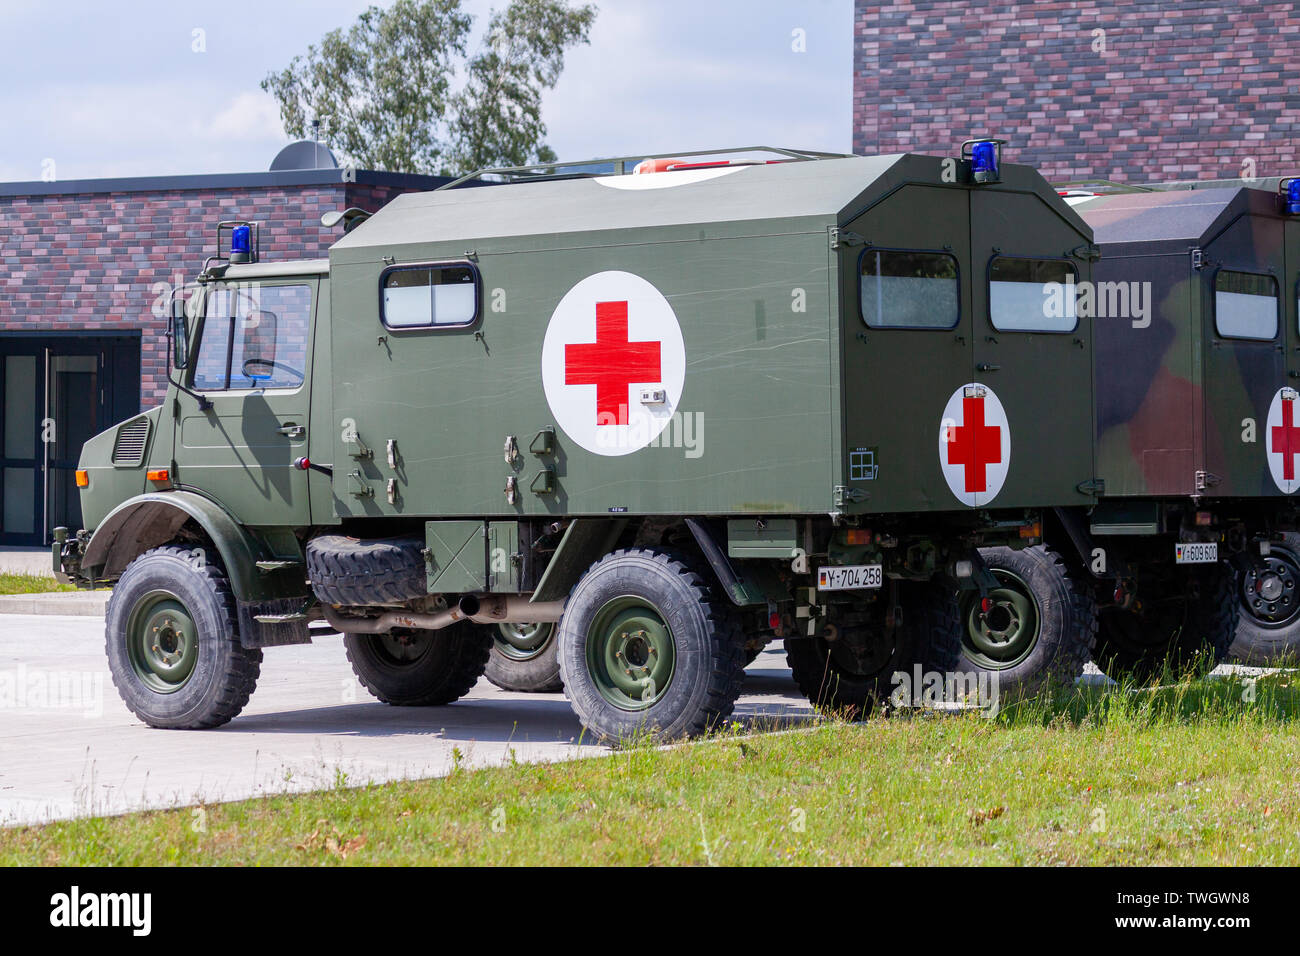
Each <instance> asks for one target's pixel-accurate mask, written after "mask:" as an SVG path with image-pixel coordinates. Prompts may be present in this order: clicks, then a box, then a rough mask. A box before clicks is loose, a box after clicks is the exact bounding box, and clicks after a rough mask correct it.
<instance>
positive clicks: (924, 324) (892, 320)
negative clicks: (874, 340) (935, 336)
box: [859, 249, 961, 329]
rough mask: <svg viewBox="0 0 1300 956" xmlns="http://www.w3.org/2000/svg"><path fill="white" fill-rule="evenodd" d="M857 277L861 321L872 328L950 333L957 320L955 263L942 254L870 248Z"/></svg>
mask: <svg viewBox="0 0 1300 956" xmlns="http://www.w3.org/2000/svg"><path fill="white" fill-rule="evenodd" d="M859 272H860V274H861V278H860V286H859V289H860V294H861V308H862V321H864V322H866V323H867V325H868V326H870V327H871V328H873V329H951V328H955V327H956V325H957V322H958V320H959V319H960V318H961V300H960V297H959V295H958V283H957V260H956V259H955V258H954V257H952V256H950V255H948V254H947V253H945V252H904V251H900V250H893V249H868V250H866V251H865V252H863V253H862V259H861V260H860V263H859Z"/></svg>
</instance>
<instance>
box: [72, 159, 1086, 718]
mask: <svg viewBox="0 0 1300 956" xmlns="http://www.w3.org/2000/svg"><path fill="white" fill-rule="evenodd" d="M727 155H728V156H730V157H732V158H719V157H718V156H714V155H708V156H698V155H690V154H679V156H678V158H676V159H667V158H657V159H652V160H646V161H644V162H642V163H640V164H639V165H638V166H637V170H636V171H635V172H634V171H633V170H632V166H633V163H634V161H631V160H628V161H625V160H611V161H602V164H600V165H595V164H588V165H585V166H578V167H566V166H559V167H554V168H549V169H546V170H538V169H520V170H494V171H485V172H483V173H480V174H476V175H475V176H474V177H467V181H465V182H460V181H458V182H457V183H454V184H452V187H453V188H443V189H441V190H437V191H434V192H429V193H420V194H409V195H404V196H400V197H398V198H397V199H395V200H394V201H393V202H391V203H390V204H389V205H388V206H386V207H385V208H384V209H382V210H381V211H380V212H378V213H376V214H375V215H373V216H372V217H369V218H366V217H364V215H356V211H349V212H348V213H347V214H343V216H335V217H333V218H334V219H335V220H338V219H340V218H343V219H344V220H345V222H346V224H347V225H348V226H349V228H348V230H347V231H346V232H345V234H344V235H343V236H342V237H341V238H340V239H339V241H338V242H336V243H335V244H334V245H333V246H332V247H331V249H330V250H329V258H328V259H327V260H326V259H320V260H313V261H294V262H276V261H274V258H273V257H271V256H268V257H267V258H265V259H263V257H262V255H261V253H262V250H261V248H260V245H261V243H260V237H259V230H258V225H257V224H256V223H247V222H230V223H222V224H220V225H219V226H218V228H217V230H216V238H217V244H218V250H217V253H216V254H215V255H213V256H212V257H211V258H209V259H208V261H207V262H206V263H205V264H204V266H203V268H202V271H201V272H200V273H199V274H198V276H197V280H196V281H195V282H194V283H193V284H192V285H190V286H187V287H186V288H185V289H183V290H179V291H178V293H177V294H176V295H175V296H174V300H173V309H172V318H171V323H170V330H169V338H170V340H171V342H170V346H169V348H168V353H169V356H170V359H169V361H170V363H171V370H170V373H169V374H170V381H171V384H170V386H169V389H168V392H167V396H166V400H165V401H164V402H163V404H162V405H160V406H159V407H156V408H153V409H150V410H148V411H146V412H144V413H143V414H141V415H139V416H137V417H135V418H133V419H130V420H128V421H125V422H123V423H121V424H119V425H118V426H116V427H115V428H112V429H110V430H108V431H106V432H104V433H102V434H100V435H98V436H96V437H95V438H93V439H92V440H91V441H90V442H88V443H87V444H86V446H85V448H84V451H83V453H82V457H81V463H80V468H79V474H78V484H79V485H80V486H81V496H82V512H83V514H84V516H85V522H86V524H87V528H86V529H84V530H80V531H76V532H75V533H70V532H69V531H68V530H67V529H58V531H57V533H56V545H55V562H56V567H57V568H58V570H59V572H60V573H61V574H62V575H64V576H65V578H66V579H68V580H72V581H75V582H77V583H78V584H80V585H82V586H93V585H103V584H105V583H112V585H113V592H112V596H111V599H110V602H109V607H108V615H107V651H108V657H109V663H110V665H111V670H112V674H113V678H114V681H115V683H116V685H117V687H118V690H119V691H120V693H121V695H122V697H123V699H124V700H125V702H126V703H127V705H128V706H129V707H130V709H131V710H132V711H133V712H134V713H135V714H137V715H138V716H139V717H140V718H141V719H142V720H144V721H145V722H147V723H148V724H150V725H153V726H157V727H180V728H203V727H212V726H216V725H218V724H221V723H223V722H225V721H228V720H230V719H231V718H233V717H234V716H235V715H237V714H238V713H239V711H240V709H241V708H242V707H243V706H244V704H245V703H246V702H247V700H248V698H249V695H250V694H251V693H252V691H253V689H254V685H255V683H256V681H257V678H258V672H259V667H260V663H261V660H262V652H263V649H264V648H268V647H275V646H278V645H285V644H296V643H304V642H308V641H311V640H312V639H313V638H320V637H321V636H322V635H329V634H334V633H337V634H341V635H342V639H343V642H344V644H345V646H346V649H347V653H348V657H349V659H350V660H351V662H352V665H353V667H354V669H355V671H356V674H357V676H358V678H359V679H360V680H361V682H362V683H363V684H364V685H365V686H366V687H367V688H368V689H369V690H370V691H371V692H372V693H373V694H374V695H375V696H376V697H378V698H379V699H381V700H383V701H386V702H388V703H390V704H398V705H439V704H448V703H451V702H452V701H455V700H456V699H457V698H459V697H461V696H462V695H464V694H465V693H466V692H467V691H468V690H469V689H470V688H471V687H472V686H473V684H474V683H475V681H477V680H478V679H479V677H480V676H481V675H482V674H483V672H484V669H485V667H487V666H488V664H489V661H490V660H492V659H494V657H495V658H499V661H498V665H499V667H501V668H504V670H501V671H499V673H498V675H497V679H499V680H505V681H509V680H512V679H513V680H518V681H520V682H527V681H533V682H534V685H535V686H537V687H541V686H556V685H557V684H558V683H562V684H563V687H564V690H565V693H566V694H567V695H568V698H569V700H570V701H571V703H572V705H573V707H574V709H575V711H576V712H577V714H578V716H579V717H580V718H581V720H582V721H583V723H584V724H585V725H586V726H587V727H588V728H589V729H590V730H591V731H592V732H593V733H594V734H596V735H598V736H599V737H601V738H606V739H622V738H626V737H628V736H629V735H632V734H636V733H640V732H652V733H656V734H659V735H661V736H663V737H678V736H685V735H690V734H695V733H699V732H702V731H704V730H706V729H708V728H709V727H710V726H711V725H713V724H716V723H717V722H719V721H721V720H722V719H724V718H725V717H726V716H727V715H728V714H730V713H731V711H732V708H733V704H734V702H735V700H736V698H737V696H738V694H739V692H740V687H741V682H742V678H743V668H744V666H745V663H746V660H747V658H748V657H751V656H752V654H753V653H754V652H755V650H756V649H757V648H759V647H761V646H762V645H763V644H764V643H766V642H767V641H768V640H770V639H774V638H783V639H785V642H786V649H787V653H788V655H789V660H790V664H791V667H792V670H793V673H794V677H795V679H796V681H797V682H798V683H799V685H800V687H801V689H802V690H803V692H804V693H805V694H807V695H808V697H809V698H810V699H811V700H813V702H814V703H816V704H818V705H821V706H825V707H832V708H836V709H841V710H847V711H850V712H856V713H862V712H864V711H865V710H867V709H868V708H869V707H870V706H871V704H872V702H873V701H875V700H880V699H883V698H885V697H887V696H888V695H889V693H890V690H891V680H892V679H893V675H896V674H898V673H900V672H906V673H909V674H910V673H912V672H913V671H914V668H916V667H918V666H919V667H920V668H922V669H923V670H925V671H927V672H931V671H934V672H940V673H942V672H949V671H953V670H955V669H956V668H957V667H958V662H959V658H960V651H961V640H962V635H961V630H962V625H961V623H960V621H959V619H958V612H957V607H958V604H957V595H958V593H959V590H960V589H965V590H966V591H968V592H970V591H972V590H973V591H975V592H977V593H982V592H985V591H987V590H988V589H990V588H996V587H997V586H998V581H997V580H996V579H993V578H991V577H990V576H989V572H988V570H987V568H985V567H984V566H983V564H982V562H981V560H980V557H979V551H978V549H979V548H981V547H985V546H991V545H1011V546H1013V547H1015V548H1017V549H1022V548H1027V547H1046V546H1050V545H1051V542H1050V541H1046V542H1045V540H1044V538H1045V536H1046V535H1049V534H1050V531H1049V530H1047V529H1049V528H1052V527H1056V525H1055V524H1052V523H1051V522H1052V521H1054V520H1056V519H1052V514H1058V515H1059V514H1064V513H1066V512H1067V511H1068V509H1071V508H1081V507H1085V506H1088V505H1090V504H1091V503H1092V502H1093V500H1094V498H1095V493H1096V492H1095V490H1094V488H1093V487H1092V484H1091V482H1092V479H1093V476H1094V473H1095V472H1094V462H1093V441H1092V429H1093V419H1092V393H1091V352H1090V349H1089V348H1085V347H1081V346H1082V345H1083V344H1084V343H1085V342H1087V341H1089V340H1090V337H1091V332H1090V329H1089V328H1088V321H1089V320H1087V319H1086V317H1085V318H1076V317H1073V316H1071V317H1070V318H1069V320H1068V322H1066V323H1064V324H1062V320H1060V319H1059V318H1057V319H1043V318H1042V317H1041V315H1040V314H1039V313H1041V309H1040V308H1039V306H1038V303H1039V302H1040V301H1041V297H1042V288H1043V284H1044V283H1045V282H1052V281H1057V280H1061V279H1064V278H1065V277H1066V276H1067V275H1068V276H1070V277H1071V281H1083V280H1086V279H1088V278H1089V276H1090V269H1091V262H1092V260H1093V259H1094V258H1095V251H1094V250H1093V249H1092V248H1091V247H1090V241H1091V233H1090V231H1089V230H1088V228H1087V226H1086V225H1084V223H1083V221H1082V220H1081V219H1079V218H1078V216H1077V215H1076V214H1075V213H1074V212H1073V211H1072V210H1071V209H1070V208H1069V207H1068V206H1067V205H1066V204H1065V203H1064V202H1063V201H1062V200H1061V198H1060V197H1059V196H1058V195H1057V194H1056V193H1055V192H1054V191H1053V190H1052V189H1051V188H1050V187H1049V186H1048V185H1047V183H1046V182H1044V181H1043V179H1042V178H1041V177H1040V176H1039V175H1038V174H1037V173H1036V172H1034V171H1033V170H1031V169H1029V168H1027V167H1023V166H1016V165H1013V164H1010V163H1007V164H1003V163H1002V162H1001V154H1000V146H999V144H998V143H997V142H996V141H978V142H973V143H968V144H965V145H964V146H963V148H962V150H961V151H960V152H959V153H957V154H955V155H954V156H952V157H947V158H944V157H927V156H916V155H894V156H875V157H861V156H851V157H850V156H828V155H824V154H816V153H808V152H800V151H795V150H765V151H764V150H759V149H750V150H746V151H739V152H737V151H732V152H730V153H728V154H727ZM756 155H757V157H758V158H755V156H756ZM736 157H740V158H736ZM492 179H496V180H498V181H499V182H497V183H495V184H485V182H487V181H489V180H492ZM469 180H472V181H469ZM500 181H503V182H500ZM471 187H473V188H471ZM327 218H328V217H327ZM990 322H993V323H995V324H994V325H990ZM1042 322H1047V323H1048V325H1047V326H1046V327H1040V324H1041V323H1042ZM1052 323H1056V324H1055V325H1053V324H1052ZM1003 330H1006V331H1003ZM1021 333H1024V334H1021ZM1048 563H1049V564H1051V563H1052V562H1051V560H1049V561H1048ZM1057 564H1059V562H1057ZM1053 566H1054V567H1055V565H1053ZM986 603H987V602H986ZM1072 639H1073V640H1076V641H1082V642H1084V644H1085V645H1087V644H1088V642H1090V641H1091V633H1090V630H1089V629H1084V633H1083V634H1081V635H1080V636H1077V637H1074V638H1072ZM494 643H495V644H496V646H497V648H498V649H497V651H494V650H493V647H494ZM547 649H549V653H542V652H543V651H546V650H547ZM1087 651H1088V647H1087V646H1084V647H1082V648H1080V649H1079V653H1078V655H1076V656H1079V657H1080V660H1086V658H1087ZM530 662H532V664H533V665H535V666H532V668H531V669H530V667H529V666H526V665H530ZM512 667H513V668H515V671H513V672H512V671H511V670H510V668H512ZM512 675H513V676H512Z"/></svg>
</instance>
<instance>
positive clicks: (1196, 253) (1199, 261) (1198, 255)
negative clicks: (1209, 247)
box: [1192, 246, 1205, 269]
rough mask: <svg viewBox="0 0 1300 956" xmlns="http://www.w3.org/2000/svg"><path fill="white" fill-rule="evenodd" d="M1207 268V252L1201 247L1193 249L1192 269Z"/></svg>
mask: <svg viewBox="0 0 1300 956" xmlns="http://www.w3.org/2000/svg"><path fill="white" fill-rule="evenodd" d="M1204 267H1205V251H1204V250H1203V249H1201V248H1200V247H1199V246H1197V247H1195V248H1194V249H1192V268H1193V269H1202V268H1204Z"/></svg>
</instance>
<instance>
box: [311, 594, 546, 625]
mask: <svg viewBox="0 0 1300 956" xmlns="http://www.w3.org/2000/svg"><path fill="white" fill-rule="evenodd" d="M321 611H322V612H323V613H324V615H325V620H326V621H328V622H329V624H330V627H332V628H334V629H335V630H336V631H338V632H339V633H341V634H387V633H388V632H389V631H391V630H393V628H395V627H409V628H412V629H413V630H419V631H440V630H442V629H443V628H444V627H450V626H451V625H452V624H456V623H457V622H459V621H474V622H475V623H477V624H549V623H554V622H555V621H558V620H559V619H560V615H561V614H563V613H564V602H563V601H542V602H539V603H537V604H532V603H529V601H528V598H527V597H526V596H524V595H520V594H493V595H484V596H483V597H482V598H480V597H478V596H477V595H474V594H467V595H465V596H464V597H462V598H461V599H460V600H459V601H458V602H457V603H456V606H455V607H449V608H447V609H446V610H442V611H434V612H432V613H430V612H426V611H384V612H383V613H381V614H379V615H377V616H375V617H345V616H343V615H341V614H339V613H338V610H337V609H335V608H333V607H330V606H329V605H325V606H323V607H322V608H321Z"/></svg>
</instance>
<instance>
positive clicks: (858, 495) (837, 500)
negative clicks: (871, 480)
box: [831, 485, 871, 508]
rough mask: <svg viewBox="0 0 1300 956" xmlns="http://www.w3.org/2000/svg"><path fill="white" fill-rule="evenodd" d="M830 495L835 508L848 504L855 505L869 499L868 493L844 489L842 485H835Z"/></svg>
mask: <svg viewBox="0 0 1300 956" xmlns="http://www.w3.org/2000/svg"><path fill="white" fill-rule="evenodd" d="M831 495H832V497H831V501H832V503H833V504H834V505H835V507H836V508H842V507H844V505H846V504H849V503H850V502H852V503H854V504H856V503H858V502H862V501H866V500H867V499H868V498H870V497H871V493H870V492H869V491H863V490H862V489H861V488H846V487H844V486H843V485H836V486H835V488H834V489H833V490H832V492H831Z"/></svg>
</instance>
